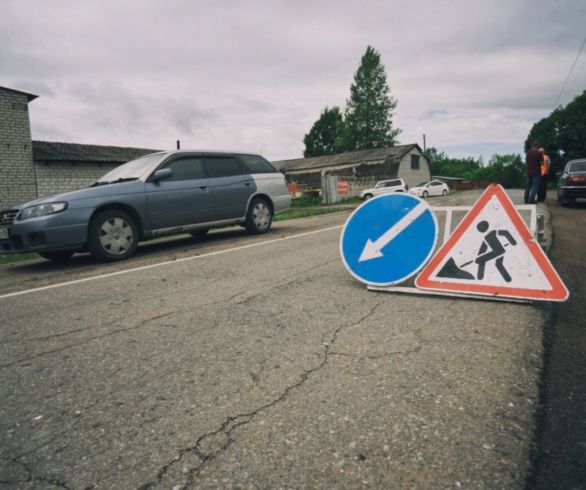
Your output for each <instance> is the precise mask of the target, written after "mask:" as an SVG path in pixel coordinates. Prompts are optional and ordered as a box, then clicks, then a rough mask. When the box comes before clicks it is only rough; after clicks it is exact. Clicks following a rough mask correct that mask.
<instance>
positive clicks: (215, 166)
mask: <svg viewBox="0 0 586 490" xmlns="http://www.w3.org/2000/svg"><path fill="white" fill-rule="evenodd" d="M205 164H206V169H207V171H208V176H209V177H210V178H214V177H231V176H233V175H242V167H241V166H240V163H238V160H236V158H233V157H208V158H206V160H205Z"/></svg>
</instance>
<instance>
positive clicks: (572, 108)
mask: <svg viewBox="0 0 586 490" xmlns="http://www.w3.org/2000/svg"><path fill="white" fill-rule="evenodd" d="M585 134H586V90H585V91H584V92H582V94H581V95H578V96H577V97H576V98H575V99H574V100H573V101H572V102H570V103H569V104H568V105H566V106H565V107H558V108H557V109H555V110H554V111H553V112H552V113H551V114H550V115H549V116H547V117H544V118H543V119H541V120H540V121H538V122H536V123H535V124H534V125H533V127H532V128H531V131H530V132H529V135H528V136H527V139H526V140H525V149H526V150H527V149H529V147H530V146H531V142H532V141H533V140H538V141H539V142H540V143H541V146H543V147H544V148H545V151H546V153H547V154H548V155H549V157H550V158H551V163H552V168H553V171H554V172H556V171H559V170H561V169H562V168H563V166H564V164H565V163H566V162H567V161H568V160H571V159H572V158H582V157H584V156H585V155H586V138H585V137H584V135H585Z"/></svg>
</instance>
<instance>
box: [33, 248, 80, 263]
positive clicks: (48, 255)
mask: <svg viewBox="0 0 586 490" xmlns="http://www.w3.org/2000/svg"><path fill="white" fill-rule="evenodd" d="M74 253H75V250H60V251H58V252H39V255H40V256H41V257H43V258H44V259H47V260H53V261H55V262H62V261H65V260H69V259H70V258H71V256H72V255H73V254H74Z"/></svg>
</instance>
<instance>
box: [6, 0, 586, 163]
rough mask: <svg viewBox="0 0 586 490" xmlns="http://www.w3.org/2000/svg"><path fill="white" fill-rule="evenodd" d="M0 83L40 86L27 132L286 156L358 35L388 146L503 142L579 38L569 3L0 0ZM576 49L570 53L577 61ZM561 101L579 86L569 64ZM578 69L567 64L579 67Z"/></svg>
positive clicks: (348, 66)
mask: <svg viewBox="0 0 586 490" xmlns="http://www.w3.org/2000/svg"><path fill="white" fill-rule="evenodd" d="M2 7H3V12H2V17H1V18H0V66H2V79H1V80H0V85H4V86H9V87H13V88H16V89H20V90H28V91H31V92H33V93H38V94H39V95H41V97H39V99H37V100H35V101H34V102H33V103H32V104H31V118H32V130H33V137H35V138H38V139H64V138H66V139H67V140H69V141H78V142H88V143H97V144H123V145H135V146H148V147H153V146H154V147H160V148H168V147H172V146H173V145H174V141H175V140H176V139H181V140H182V142H183V146H184V147H185V146H186V145H189V146H195V147H216V148H242V149H245V150H250V151H261V150H262V151H263V152H264V153H265V154H266V155H267V156H268V157H269V158H287V157H296V156H299V155H300V154H301V152H302V150H303V145H302V142H301V140H302V137H303V134H304V133H305V132H306V131H307V130H308V129H309V127H310V126H311V124H312V123H313V121H314V120H315V119H316V118H317V117H318V115H319V113H320V111H321V110H322V109H323V107H324V106H326V105H328V106H333V105H338V106H343V105H344V103H345V100H346V98H347V97H348V95H349V87H350V83H351V82H352V77H353V74H354V72H355V70H356V68H357V66H358V63H359V60H360V57H361V56H362V54H363V53H364V50H365V48H366V45H368V44H371V45H373V46H375V47H376V48H377V49H378V50H379V51H380V52H381V55H382V60H383V63H384V64H385V66H386V68H387V74H388V79H389V84H390V87H391V92H392V94H393V96H394V97H396V98H397V99H398V101H399V105H398V107H397V110H396V115H395V124H396V125H398V126H399V127H401V128H402V129H403V133H402V135H401V139H402V141H403V142H411V141H421V135H422V133H423V132H425V133H426V134H427V136H428V142H429V143H430V144H433V145H435V146H438V147H442V146H443V147H445V148H448V147H449V148H456V147H457V148H458V151H461V148H466V147H469V148H470V149H471V151H475V152H477V151H478V149H479V148H482V145H484V146H485V147H486V148H487V151H491V150H490V148H494V147H496V146H491V145H499V144H502V145H515V144H516V142H519V147H520V145H521V143H522V141H523V140H524V138H525V136H526V134H527V132H528V131H529V129H530V127H531V124H532V123H533V122H535V121H536V120H537V119H539V118H541V117H543V116H545V115H547V114H548V113H549V111H551V109H552V108H553V107H552V106H553V102H554V100H555V97H556V95H557V93H558V91H559V89H560V87H561V84H562V82H563V79H564V77H565V75H566V74H567V71H568V69H569V67H570V65H571V63H572V61H573V58H574V57H575V55H576V51H577V49H578V47H579V46H580V44H581V42H582V39H583V36H584V30H583V20H584V18H586V4H584V2H583V0H560V1H557V2H550V1H549V0H538V1H530V0H520V1H516V2H510V1H506V0H495V1H491V2H483V1H481V0H449V1H448V0H438V1H431V0H429V1H422V2H418V3H417V7H414V6H413V4H412V2H410V1H407V0H400V1H393V2H388V1H385V0H371V1H369V2H354V1H350V0H344V1H334V0H331V1H330V0H328V1H325V0H322V1H313V2H309V1H299V2H293V1H287V0H278V1H261V0H243V1H221V2H218V1H197V2H193V1H188V0H173V1H167V2H158V1H154V0H147V1H138V0H128V1H115V0H102V1H97V0H93V1H87V2H75V3H73V2H70V1H67V0H55V1H52V2H44V1H41V0H37V1H31V2H26V3H23V2H20V1H17V0H7V1H5V2H3V5H2ZM583 56H584V57H585V58H586V53H585V54H584V55H583ZM577 68H578V69H577V70H576V73H575V74H574V77H572V79H571V83H569V84H568V89H567V91H566V93H565V94H564V97H562V102H563V103H565V102H568V101H569V100H571V98H572V97H573V96H574V95H576V94H577V93H579V92H581V91H582V90H584V88H586V70H584V69H583V65H582V64H578V67H577ZM580 68H582V70H581V71H580Z"/></svg>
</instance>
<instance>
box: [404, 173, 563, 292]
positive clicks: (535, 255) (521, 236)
mask: <svg viewBox="0 0 586 490" xmlns="http://www.w3.org/2000/svg"><path fill="white" fill-rule="evenodd" d="M415 285H416V286H417V287H418V288H421V289H431V290H435V291H444V292H449V291H451V292H457V293H460V294H462V293H463V294H470V295H482V296H499V297H508V298H520V299H529V300H541V301H565V300H566V299H568V296H569V292H568V289H567V288H566V286H565V285H564V283H563V282H562V280H561V279H560V277H559V276H558V274H557V272H556V271H555V269H554V268H553V266H552V264H551V262H550V261H549V259H548V258H547V256H546V255H545V253H544V251H543V250H542V249H541V247H540V246H539V244H538V243H537V241H536V240H535V239H534V238H533V236H532V234H531V232H530V231H529V229H528V228H527V226H526V225H525V222H524V221H523V218H522V217H521V215H520V214H519V212H518V211H517V209H516V208H515V206H514V204H513V202H512V201H511V199H510V198H509V196H508V195H507V193H506V192H505V190H504V189H503V188H502V187H501V186H500V185H497V184H493V185H491V186H489V187H488V188H487V189H486V191H485V192H484V193H483V194H482V196H481V197H480V199H478V201H477V202H476V203H475V204H474V206H473V207H472V209H471V210H470V211H469V212H468V214H467V215H466V216H465V217H464V219H463V220H462V221H461V222H460V223H459V224H458V226H457V227H456V229H455V230H454V232H453V233H452V234H451V235H450V237H449V238H448V240H447V241H446V242H445V243H444V244H443V245H442V246H441V248H440V249H439V250H438V252H437V253H436V254H435V255H434V256H433V257H432V259H431V260H430V261H429V263H428V264H427V265H426V267H425V268H424V269H423V271H422V272H421V273H420V274H419V276H418V277H417V279H416V281H415Z"/></svg>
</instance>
